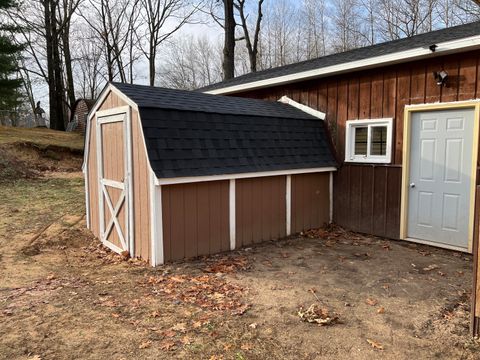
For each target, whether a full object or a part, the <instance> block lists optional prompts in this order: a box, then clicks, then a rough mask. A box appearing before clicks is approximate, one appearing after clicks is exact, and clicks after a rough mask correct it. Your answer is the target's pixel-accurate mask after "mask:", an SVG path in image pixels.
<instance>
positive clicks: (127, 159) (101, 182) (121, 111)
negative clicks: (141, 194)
mask: <svg viewBox="0 0 480 360" xmlns="http://www.w3.org/2000/svg"><path fill="white" fill-rule="evenodd" d="M95 115H96V140H97V141H96V147H97V174H98V175H97V176H98V206H99V222H100V241H101V242H102V243H103V244H104V245H105V246H107V247H108V248H110V249H112V250H113V251H115V252H117V253H122V252H124V251H128V252H129V253H130V256H132V257H133V255H134V253H135V249H134V231H133V229H134V222H133V179H132V135H131V133H132V130H131V129H132V123H131V122H132V120H131V108H130V106H121V107H116V108H112V109H108V110H102V111H97V112H96V114H95ZM115 115H124V117H119V116H115ZM112 122H123V131H124V149H125V151H124V164H125V168H124V170H125V178H124V181H123V183H122V182H117V181H113V180H109V179H103V146H102V145H103V144H102V140H103V139H102V128H101V126H102V124H107V123H112ZM105 185H108V186H111V187H115V188H118V189H121V190H123V191H122V193H121V195H120V199H119V201H118V203H117V204H112V203H111V202H110V201H108V199H107V205H108V207H109V210H110V212H111V213H112V219H111V221H110V222H109V224H108V226H107V229H105V206H104V192H106V189H105ZM122 202H124V203H125V205H124V206H125V216H126V219H125V234H123V235H124V236H123V237H124V238H123V239H122V235H121V234H120V233H119V236H120V240H121V242H122V243H123V246H125V249H122V248H119V247H118V246H116V245H115V244H112V243H111V242H110V241H108V240H107V239H106V236H105V235H106V231H105V230H107V231H109V230H110V228H111V227H116V226H118V227H119V228H120V224H119V223H118V221H117V219H116V217H115V215H116V214H117V212H118V210H119V208H120V207H121V205H122ZM117 207H118V208H117ZM112 231H113V229H112ZM122 240H123V241H122Z"/></svg>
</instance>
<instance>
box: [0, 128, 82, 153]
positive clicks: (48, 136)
mask: <svg viewBox="0 0 480 360" xmlns="http://www.w3.org/2000/svg"><path fill="white" fill-rule="evenodd" d="M16 142H30V143H33V144H36V145H39V146H48V145H55V146H62V147H66V148H69V149H74V150H82V149H83V135H82V134H80V133H76V132H75V133H74V132H65V131H57V130H51V129H46V128H31V129H29V128H15V127H6V126H0V145H3V144H12V143H16Z"/></svg>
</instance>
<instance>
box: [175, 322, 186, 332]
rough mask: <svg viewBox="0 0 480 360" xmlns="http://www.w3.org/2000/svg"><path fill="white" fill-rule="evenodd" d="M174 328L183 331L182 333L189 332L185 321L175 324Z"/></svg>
mask: <svg viewBox="0 0 480 360" xmlns="http://www.w3.org/2000/svg"><path fill="white" fill-rule="evenodd" d="M172 330H174V331H178V332H181V333H185V332H187V324H185V323H178V324H175V325H174V326H173V327H172Z"/></svg>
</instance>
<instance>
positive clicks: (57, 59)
mask: <svg viewBox="0 0 480 360" xmlns="http://www.w3.org/2000/svg"><path fill="white" fill-rule="evenodd" d="M479 9H480V7H479V5H477V4H476V3H475V2H474V1H473V0H330V1H329V0H303V1H293V0H23V1H22V2H19V3H18V4H14V3H13V2H12V0H0V20H1V24H2V25H1V26H0V108H2V107H3V108H4V109H5V108H8V107H10V108H12V107H15V106H18V105H19V104H18V103H19V101H20V100H19V99H20V96H21V97H22V99H24V100H23V102H24V103H26V104H27V105H28V106H29V107H30V108H31V110H32V111H34V109H35V106H36V104H37V101H38V99H37V94H36V89H37V88H38V87H40V86H46V87H48V94H49V96H48V106H49V111H48V112H49V115H50V126H51V127H52V128H54V129H58V130H63V129H64V128H65V125H66V123H67V121H68V114H69V111H70V107H71V106H73V104H74V102H75V98H77V97H83V98H96V97H97V96H98V94H99V91H100V90H101V88H102V87H103V86H104V84H105V83H106V82H107V81H120V82H128V83H136V82H139V83H148V84H150V85H160V86H168V87H175V88H181V89H194V88H198V87H202V86H205V85H208V84H211V83H214V82H217V81H220V80H222V79H228V78H231V77H234V76H238V75H241V74H244V73H247V72H254V71H258V70H263V69H268V68H271V67H276V66H282V65H286V64H290V63H293V62H298V61H302V60H307V59H312V58H316V57H319V56H324V55H327V54H331V53H335V52H340V51H346V50H350V49H354V48H357V47H362V46H366V45H372V44H376V43H379V42H383V41H387V40H393V39H399V38H403V37H408V36H413V35H415V34H419V33H422V32H427V31H431V30H434V29H438V28H444V27H450V26H454V25H457V24H462V23H466V22H471V21H474V20H478V19H480V10H479ZM186 24H190V25H192V26H190V28H191V29H195V24H202V25H203V26H205V25H208V26H210V28H211V29H212V33H213V32H214V31H218V36H211V35H210V36H206V35H204V34H191V33H190V34H187V33H186V32H182V31H180V30H181V29H182V28H183V27H184V26H185V25H186ZM203 28H204V27H203ZM9 89H10V90H9ZM11 89H13V90H11Z"/></svg>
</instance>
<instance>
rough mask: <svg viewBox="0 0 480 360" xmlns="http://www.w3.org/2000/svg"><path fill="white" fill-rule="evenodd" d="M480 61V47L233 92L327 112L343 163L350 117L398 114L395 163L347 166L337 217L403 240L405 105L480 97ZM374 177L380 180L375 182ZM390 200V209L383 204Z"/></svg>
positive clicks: (338, 185)
mask: <svg viewBox="0 0 480 360" xmlns="http://www.w3.org/2000/svg"><path fill="white" fill-rule="evenodd" d="M479 61H480V51H478V50H475V51H470V52H466V53H462V54H454V55H448V56H442V57H439V58H433V59H428V60H419V61H414V62H409V63H404V64H398V65H392V66H386V67H382V68H378V69H372V70H364V71H358V72H353V73H349V74H344V75H336V76H331V77H326V78H321V79H315V80H309V81H301V82H298V83H294V84H289V85H278V86H274V87H271V88H267V89H259V90H252V91H247V92H243V93H236V94H233V95H235V96H245V97H252V98H260V99H267V100H272V101H275V100H278V99H279V98H280V97H281V96H283V95H287V96H289V97H290V98H292V99H293V100H295V101H298V102H301V103H304V104H306V105H308V106H310V107H313V108H315V109H318V110H320V111H323V112H325V113H326V122H327V124H328V128H329V131H330V134H331V137H332V142H333V144H334V146H335V148H336V152H337V156H338V160H339V161H340V162H343V159H344V157H345V123H346V121H347V120H353V119H360V118H381V117H391V118H393V119H394V128H393V133H394V143H393V144H394V145H393V148H392V159H393V161H392V164H391V165H390V166H389V165H387V166H385V165H381V166H374V165H347V164H344V165H343V167H342V169H340V171H339V172H338V173H337V174H336V175H335V182H334V184H335V186H334V204H335V207H334V221H335V222H336V223H338V224H339V225H342V226H345V227H348V228H349V229H352V230H356V231H362V232H363V231H365V232H369V233H370V230H373V231H372V232H371V233H372V234H374V235H379V236H388V237H391V238H398V237H399V223H400V182H401V173H402V171H401V164H402V148H403V115H404V107H405V105H409V104H418V103H432V102H446V101H461V100H469V99H475V98H478V97H479V95H480V81H479V72H480V66H479ZM442 68H443V69H445V70H446V71H447V72H448V74H449V83H448V86H446V87H440V86H438V85H436V83H435V81H434V79H433V71H438V70H440V69H442ZM479 161H480V157H479ZM386 167H387V168H388V169H386ZM373 179H375V183H370V181H371V180H373ZM477 183H478V177H477ZM360 192H361V194H360ZM366 198H369V199H371V200H368V201H367V202H366V203H365V202H363V200H360V199H366ZM384 201H387V203H388V204H387V209H388V210H385V208H382V207H381V206H380V204H381V203H382V202H384ZM372 204H373V205H372ZM380 213H381V216H380V218H377V217H376V215H378V214H380ZM359 214H362V221H359V219H360V215H359ZM380 221H381V222H382V223H379V222H380Z"/></svg>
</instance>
